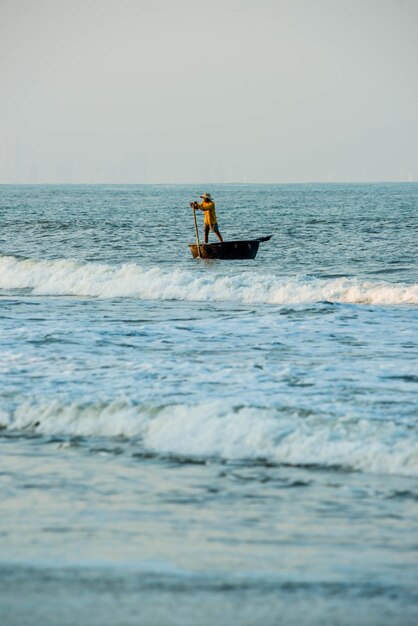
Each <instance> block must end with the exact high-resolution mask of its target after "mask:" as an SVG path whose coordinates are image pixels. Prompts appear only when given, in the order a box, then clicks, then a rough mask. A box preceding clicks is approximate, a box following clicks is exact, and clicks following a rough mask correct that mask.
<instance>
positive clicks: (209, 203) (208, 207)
mask: <svg viewBox="0 0 418 626" xmlns="http://www.w3.org/2000/svg"><path fill="white" fill-rule="evenodd" d="M200 197H201V198H202V199H203V202H201V203H200V204H199V203H198V202H191V203H190V206H191V207H192V208H193V209H200V211H203V212H204V214H205V219H204V232H205V243H208V240H209V231H210V230H212V231H213V232H214V233H215V235H216V236H217V238H218V239H219V241H220V242H223V239H222V235H221V233H220V232H219V228H218V222H217V219H216V212H215V203H214V201H213V199H212V196H211V195H210V193H205V194H203V196H200Z"/></svg>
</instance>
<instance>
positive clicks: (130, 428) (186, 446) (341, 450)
mask: <svg viewBox="0 0 418 626" xmlns="http://www.w3.org/2000/svg"><path fill="white" fill-rule="evenodd" d="M0 425H2V426H3V427H7V428H9V429H19V430H20V429H34V430H36V431H37V432H42V433H45V434H67V435H82V436H102V437H106V436H125V437H128V438H131V439H132V438H133V439H135V440H138V441H140V445H141V446H142V447H143V448H144V449H145V450H146V451H148V452H152V453H155V454H158V455H173V456H177V457H188V458H190V457H194V458H199V459H204V460H205V459H210V458H213V457H216V458H222V459H226V460H238V459H247V460H257V459H265V460H267V461H270V462H274V463H287V464H292V465H305V464H317V465H321V466H334V465H336V466H343V467H347V468H351V469H356V470H363V471H368V472H374V473H379V474H400V475H405V476H418V432H417V431H416V429H412V428H407V427H406V426H404V425H402V424H395V423H393V422H387V421H369V420H364V419H363V420H357V419H354V418H348V417H346V418H333V417H330V416H323V415H312V416H309V417H306V416H303V415H302V414H300V413H298V412H297V411H289V410H279V409H266V408H256V407H234V406H232V405H230V406H225V404H224V403H223V404H213V403H211V404H200V405H194V406H191V405H183V404H181V405H173V406H167V407H145V406H138V405H135V404H133V403H130V402H127V401H119V402H116V401H115V402H111V403H109V404H106V403H104V404H97V405H93V404H80V403H78V404H77V403H74V404H70V405H60V404H59V403H58V402H52V403H43V404H39V403H36V402H30V401H27V402H25V403H23V404H22V405H20V406H19V407H18V408H17V409H16V410H15V411H14V412H13V413H8V414H6V413H3V414H1V413H0Z"/></svg>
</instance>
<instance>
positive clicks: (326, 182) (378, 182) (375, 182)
mask: <svg viewBox="0 0 418 626" xmlns="http://www.w3.org/2000/svg"><path fill="white" fill-rule="evenodd" d="M416 183H418V180H396V179H394V180H369V181H364V180H363V181H359V180H350V181H341V180H335V181H334V180H333V181H330V180H310V181H297V182H295V181H293V182H253V181H246V182H238V181H236V182H235V181H229V182H211V183H208V182H197V183H190V182H175V183H174V182H154V183H150V182H147V183H144V182H142V183H140V182H135V183H132V182H118V183H115V182H103V181H102V182H64V181H62V182H46V181H44V182H36V183H35V182H0V186H7V185H9V186H14V187H18V186H22V187H34V186H43V185H49V186H51V187H52V186H57V187H58V186H60V185H66V186H71V185H73V186H82V185H85V186H89V185H90V186H99V185H111V186H115V187H116V186H121V185H125V186H132V187H134V186H140V185H141V186H142V185H143V186H152V185H163V186H205V185H206V186H208V187H209V186H211V185H231V186H246V185H384V184H405V185H411V184H416Z"/></svg>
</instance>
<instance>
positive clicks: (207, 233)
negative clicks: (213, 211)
mask: <svg viewBox="0 0 418 626" xmlns="http://www.w3.org/2000/svg"><path fill="white" fill-rule="evenodd" d="M209 228H210V227H209V224H205V229H204V232H205V243H207V242H208V240H209Z"/></svg>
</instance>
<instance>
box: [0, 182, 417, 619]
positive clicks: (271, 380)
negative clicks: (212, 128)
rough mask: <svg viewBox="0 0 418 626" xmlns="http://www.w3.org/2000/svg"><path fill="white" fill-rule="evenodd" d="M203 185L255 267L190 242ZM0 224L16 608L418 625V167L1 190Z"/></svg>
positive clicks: (3, 477)
mask: <svg viewBox="0 0 418 626" xmlns="http://www.w3.org/2000/svg"><path fill="white" fill-rule="evenodd" d="M205 191H209V192H211V194H212V195H213V196H214V199H215V202H216V208H217V215H218V223H219V227H220V230H221V233H222V235H223V237H224V239H225V240H229V239H245V238H253V237H258V236H262V235H269V234H272V235H273V238H272V239H271V241H269V242H266V243H262V244H261V245H260V249H259V253H258V256H257V258H256V259H255V260H253V261H201V260H193V259H192V257H191V254H190V251H189V249H188V243H191V242H193V241H194V226H193V216H192V211H191V209H190V207H189V204H188V203H189V201H190V200H193V199H198V197H199V196H200V195H201V193H203V192H205ZM198 219H199V225H200V228H201V233H202V215H198ZM0 223H1V229H0V446H1V456H0V459H1V460H0V485H1V493H2V497H1V503H0V615H2V616H3V618H0V622H1V623H2V624H5V626H6V625H7V626H14V625H16V626H17V625H19V626H26V625H27V626H29V625H30V626H34V625H37V624H42V625H43V626H49V625H50V626H61V625H65V626H70V625H73V624H74V625H75V624H87V623H89V624H94V625H96V624H97V625H99V624H100V625H101V626H107V625H108V624H109V625H110V624H112V625H114V626H118V625H119V624H120V625H122V624H123V625H124V626H125V625H126V626H129V625H131V624H137V625H138V624H140V625H142V624H143V625H147V626H148V625H155V626H157V625H158V626H166V625H167V626H171V625H173V624H179V625H180V624H181V625H182V626H184V625H186V626H188V625H190V626H212V625H215V624H225V625H226V626H235V625H240V626H250V625H256V624H257V625H264V626H269V625H271V626H273V625H277V624H283V625H286V626H287V625H289V624H290V625H293V624H294V625H295V626H296V624H297V625H302V626H303V625H304V624H307V625H315V626H316V625H318V626H319V625H321V626H323V625H329V626H335V625H336V624H339V625H342V626H353V625H359V626H360V625H362V626H364V625H368V624H370V625H376V626H378V625H379V626H383V625H386V624H387V625H389V624H391V625H392V624H395V623H396V624H397V626H404V625H411V626H415V625H416V624H417V623H418V587H417V579H418V482H417V481H418V261H417V241H418V184H413V183H411V184H389V183H387V184H370V185H355V184H352V185H347V184H340V185H337V184H327V185H321V184H307V185H212V186H207V187H206V186H205V187H198V186H180V185H143V186H141V185H138V186H135V185H127V186H123V185H98V186H64V185H62V186H47V185H45V186H43V185H42V186H11V185H10V186H9V185H3V186H0ZM211 237H212V240H213V241H214V237H213V234H212V235H211ZM202 238H203V234H202ZM2 620H3V621H2Z"/></svg>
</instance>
